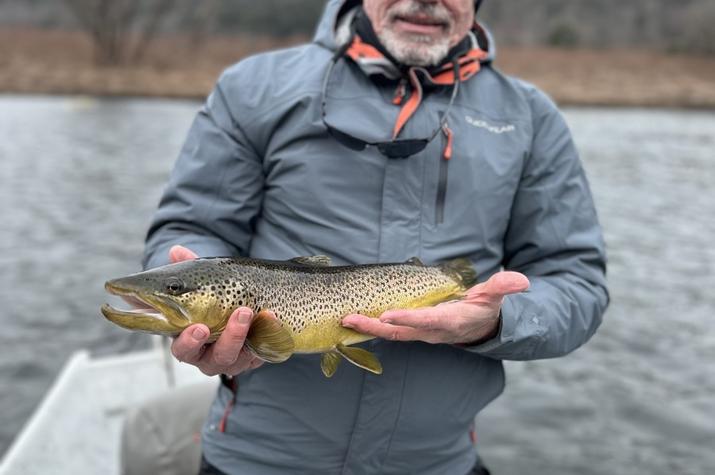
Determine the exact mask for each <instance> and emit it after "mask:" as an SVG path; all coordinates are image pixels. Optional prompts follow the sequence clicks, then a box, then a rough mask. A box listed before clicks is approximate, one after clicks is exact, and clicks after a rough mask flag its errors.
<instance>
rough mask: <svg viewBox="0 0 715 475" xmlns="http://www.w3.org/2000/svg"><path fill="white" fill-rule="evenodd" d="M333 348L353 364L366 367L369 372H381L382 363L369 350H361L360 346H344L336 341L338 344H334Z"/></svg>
mask: <svg viewBox="0 0 715 475" xmlns="http://www.w3.org/2000/svg"><path fill="white" fill-rule="evenodd" d="M335 349H336V350H337V351H338V353H340V354H341V355H343V358H345V359H346V360H348V361H349V362H351V363H352V364H354V365H355V366H359V367H361V368H362V369H366V370H368V371H370V372H371V373H375V374H382V365H381V364H380V361H379V360H378V359H377V357H376V356H375V355H374V354H372V353H370V352H369V351H367V350H363V349H362V348H353V347H350V346H345V345H342V344H340V343H338V346H336V347H335Z"/></svg>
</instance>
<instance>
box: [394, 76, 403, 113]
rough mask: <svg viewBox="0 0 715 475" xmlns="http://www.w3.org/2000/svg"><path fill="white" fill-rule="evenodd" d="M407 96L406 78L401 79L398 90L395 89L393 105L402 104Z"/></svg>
mask: <svg viewBox="0 0 715 475" xmlns="http://www.w3.org/2000/svg"><path fill="white" fill-rule="evenodd" d="M405 94H407V82H406V81H405V79H404V78H402V79H400V83H399V84H398V85H397V89H395V97H393V98H392V103H393V104H395V105H396V106H399V105H400V104H402V100H403V99H404V98H405Z"/></svg>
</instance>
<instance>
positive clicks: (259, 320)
mask: <svg viewBox="0 0 715 475" xmlns="http://www.w3.org/2000/svg"><path fill="white" fill-rule="evenodd" d="M246 344H247V345H248V347H249V348H250V349H251V351H253V353H255V354H256V356H258V357H259V358H260V359H262V360H264V361H268V362H269V363H281V362H283V361H285V360H287V359H288V358H290V357H291V355H292V354H293V350H294V349H295V343H294V342H293V337H292V336H291V334H290V332H289V331H288V330H287V329H285V328H284V327H283V324H282V323H281V322H280V321H278V320H277V319H275V318H274V317H273V316H272V315H271V314H270V312H268V311H266V310H261V311H260V312H258V313H257V314H256V316H255V317H253V322H252V323H251V328H250V330H248V336H247V337H246Z"/></svg>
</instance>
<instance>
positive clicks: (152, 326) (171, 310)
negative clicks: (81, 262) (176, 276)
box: [101, 281, 190, 335]
mask: <svg viewBox="0 0 715 475" xmlns="http://www.w3.org/2000/svg"><path fill="white" fill-rule="evenodd" d="M104 288H105V289H106V290H107V292H109V293H110V294H112V295H117V296H119V297H121V298H122V299H123V300H124V301H125V302H127V303H128V304H129V305H130V308H126V309H122V308H116V307H113V306H111V305H109V304H106V303H105V304H104V305H102V308H101V312H102V314H103V315H104V316H105V318H106V319H107V320H109V321H111V322H112V323H115V324H117V325H119V326H121V327H123V328H127V329H130V330H138V331H145V332H149V333H159V334H168V335H173V334H176V333H178V332H179V331H180V330H181V329H182V328H184V327H186V326H188V324H189V323H190V319H189V318H188V315H187V314H186V312H185V310H184V309H183V308H182V307H181V305H179V304H177V303H176V302H174V301H172V300H171V299H170V298H168V297H164V296H161V295H154V294H143V293H141V292H139V291H137V290H135V289H130V288H126V287H123V286H122V285H120V284H118V283H116V282H114V281H109V282H107V283H106V284H105V286H104Z"/></svg>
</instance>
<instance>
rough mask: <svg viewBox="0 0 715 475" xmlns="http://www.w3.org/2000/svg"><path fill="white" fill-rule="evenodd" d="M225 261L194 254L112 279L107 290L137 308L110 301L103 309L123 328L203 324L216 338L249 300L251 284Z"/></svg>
mask: <svg viewBox="0 0 715 475" xmlns="http://www.w3.org/2000/svg"><path fill="white" fill-rule="evenodd" d="M220 261H221V260H220V259H194V260H190V261H184V262H180V263H177V264H171V265H167V266H163V267H158V268H156V269H151V270H148V271H144V272H139V273H137V274H132V275H129V276H127V277H122V278H119V279H113V280H109V281H107V282H106V283H105V285H104V287H105V289H106V290H107V292H109V293H111V294H114V295H118V296H120V297H122V298H123V299H124V300H125V301H127V302H129V303H130V304H132V305H133V306H134V307H135V308H133V309H131V310H120V309H117V308H114V307H112V306H110V305H108V304H105V305H103V306H102V314H103V315H104V316H105V317H106V318H107V319H108V320H109V321H111V322H113V323H115V324H117V325H119V326H121V327H123V328H127V329H129V330H135V331H143V332H147V333H154V334H160V335H168V336H176V335H178V334H179V333H181V332H182V331H183V330H184V329H185V328H186V327H188V326H190V325H193V324H195V323H203V324H205V325H206V326H208V327H209V330H210V331H211V334H212V337H213V338H216V337H217V336H218V334H219V333H220V332H221V331H222V330H223V329H224V328H225V326H226V323H227V322H228V318H229V316H230V315H231V313H232V312H233V310H234V309H235V308H236V307H238V306H241V305H245V304H247V303H248V296H247V294H246V290H245V287H244V286H243V285H242V284H241V282H239V281H238V280H237V279H236V278H235V276H233V275H231V273H230V272H229V271H228V269H227V266H225V265H222V263H221V262H220Z"/></svg>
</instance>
